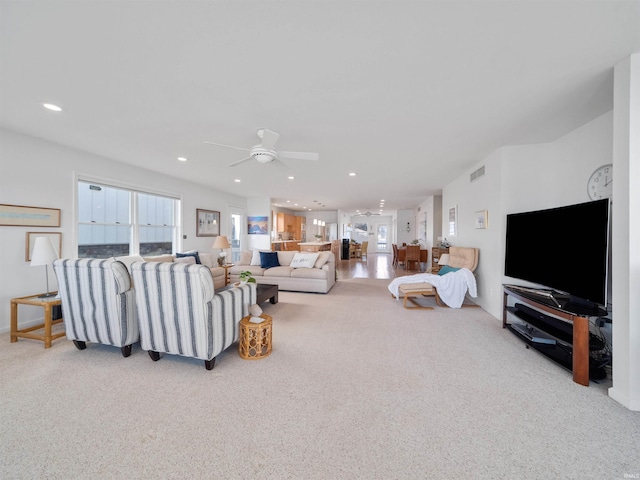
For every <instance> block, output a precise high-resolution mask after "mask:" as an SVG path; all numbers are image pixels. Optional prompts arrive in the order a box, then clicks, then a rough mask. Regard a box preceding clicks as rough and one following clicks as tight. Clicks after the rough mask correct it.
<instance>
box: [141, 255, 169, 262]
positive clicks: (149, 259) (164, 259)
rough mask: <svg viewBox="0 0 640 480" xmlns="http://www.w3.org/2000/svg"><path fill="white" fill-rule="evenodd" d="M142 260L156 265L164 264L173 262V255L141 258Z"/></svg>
mask: <svg viewBox="0 0 640 480" xmlns="http://www.w3.org/2000/svg"><path fill="white" fill-rule="evenodd" d="M142 258H143V259H144V261H145V262H158V263H165V262H173V255H169V254H166V255H153V256H151V257H142Z"/></svg>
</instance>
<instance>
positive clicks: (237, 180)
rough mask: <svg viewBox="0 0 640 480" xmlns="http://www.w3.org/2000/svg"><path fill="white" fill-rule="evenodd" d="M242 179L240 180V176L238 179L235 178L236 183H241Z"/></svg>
mask: <svg viewBox="0 0 640 480" xmlns="http://www.w3.org/2000/svg"><path fill="white" fill-rule="evenodd" d="M241 181H242V180H240V179H239V178H236V179H235V180H234V182H236V183H240V182H241Z"/></svg>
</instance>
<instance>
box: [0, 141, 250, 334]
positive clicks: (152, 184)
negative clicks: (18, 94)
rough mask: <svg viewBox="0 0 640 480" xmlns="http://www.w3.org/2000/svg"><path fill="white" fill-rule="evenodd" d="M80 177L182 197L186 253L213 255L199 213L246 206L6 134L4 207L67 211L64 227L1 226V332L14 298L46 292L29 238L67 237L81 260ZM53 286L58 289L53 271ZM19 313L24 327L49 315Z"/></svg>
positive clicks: (1, 163) (1, 183)
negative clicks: (27, 249)
mask: <svg viewBox="0 0 640 480" xmlns="http://www.w3.org/2000/svg"><path fill="white" fill-rule="evenodd" d="M76 174H84V175H89V176H91V177H97V178H101V179H104V180H113V181H117V182H119V183H125V184H128V185H132V186H137V187H140V188H143V189H149V190H152V191H160V192H165V193H171V194H174V195H178V196H181V198H182V218H183V225H184V229H183V231H182V234H183V235H186V236H187V238H186V239H184V240H181V242H182V245H181V246H180V249H181V250H198V251H206V252H209V251H211V246H212V245H213V240H214V239H213V238H212V237H196V236H195V234H196V227H195V221H196V209H197V208H203V209H207V210H217V211H219V212H220V215H221V218H222V219H226V218H228V211H227V210H228V208H227V205H228V204H234V205H240V206H244V205H246V199H245V198H242V197H237V196H234V195H228V194H225V193H221V192H218V191H215V190H212V189H209V188H206V187H204V186H202V185H197V184H193V183H190V182H185V181H181V180H177V179H176V178H174V177H169V176H165V175H161V174H159V173H155V172H151V171H148V170H144V169H141V168H136V167H132V166H130V165H127V164H124V163H120V162H116V161H113V160H110V159H107V158H103V157H98V156H95V155H91V154H89V153H86V152H82V151H78V150H72V149H69V148H66V147H63V146H61V145H57V144H54V143H50V142H46V141H44V140H40V139H37V138H33V137H29V136H25V135H20V134H17V133H14V132H11V131H8V130H4V129H0V203H5V204H12V205H27V206H36V207H50V208H59V209H61V210H62V215H61V217H62V218H61V226H60V228H42V227H3V226H0V332H6V331H9V327H10V299H11V298H14V297H20V296H25V295H30V294H36V293H41V292H44V290H45V269H44V267H30V266H29V263H27V262H26V261H25V259H24V244H25V233H26V232H33V231H47V232H49V231H51V232H62V243H63V245H62V255H63V256H64V257H72V256H75V246H74V245H75V242H74V232H75V226H74V218H75V216H74V211H75V206H74V204H73V192H74V190H75V188H76V187H75V184H74V178H75V175H76ZM228 225H229V222H227V221H222V222H221V234H222V235H227V234H228V232H227V229H228ZM49 283H50V285H51V286H52V287H55V288H57V284H56V282H55V275H53V272H52V271H51V269H49ZM52 289H53V288H52ZM18 313H19V319H20V326H23V325H29V324H31V323H34V322H36V321H37V320H39V319H42V316H43V311H42V308H38V307H29V306H20V307H19V312H18Z"/></svg>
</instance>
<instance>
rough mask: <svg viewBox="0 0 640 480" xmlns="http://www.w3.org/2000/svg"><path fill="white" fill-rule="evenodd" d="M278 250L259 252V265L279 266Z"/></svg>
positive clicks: (266, 266) (264, 266)
mask: <svg viewBox="0 0 640 480" xmlns="http://www.w3.org/2000/svg"><path fill="white" fill-rule="evenodd" d="M279 266H280V262H278V252H260V267H262V268H272V267H279Z"/></svg>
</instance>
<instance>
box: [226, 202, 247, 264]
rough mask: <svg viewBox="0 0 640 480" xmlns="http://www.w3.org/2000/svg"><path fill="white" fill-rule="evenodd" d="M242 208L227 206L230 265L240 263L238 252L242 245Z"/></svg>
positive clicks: (243, 213) (243, 214)
mask: <svg viewBox="0 0 640 480" xmlns="http://www.w3.org/2000/svg"><path fill="white" fill-rule="evenodd" d="M244 217H245V212H244V208H240V207H233V206H229V243H230V244H231V263H237V262H239V261H240V252H241V251H242V245H243V243H244V238H245V237H244V235H245V232H244V228H243V226H244V225H246V222H245V221H244Z"/></svg>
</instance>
